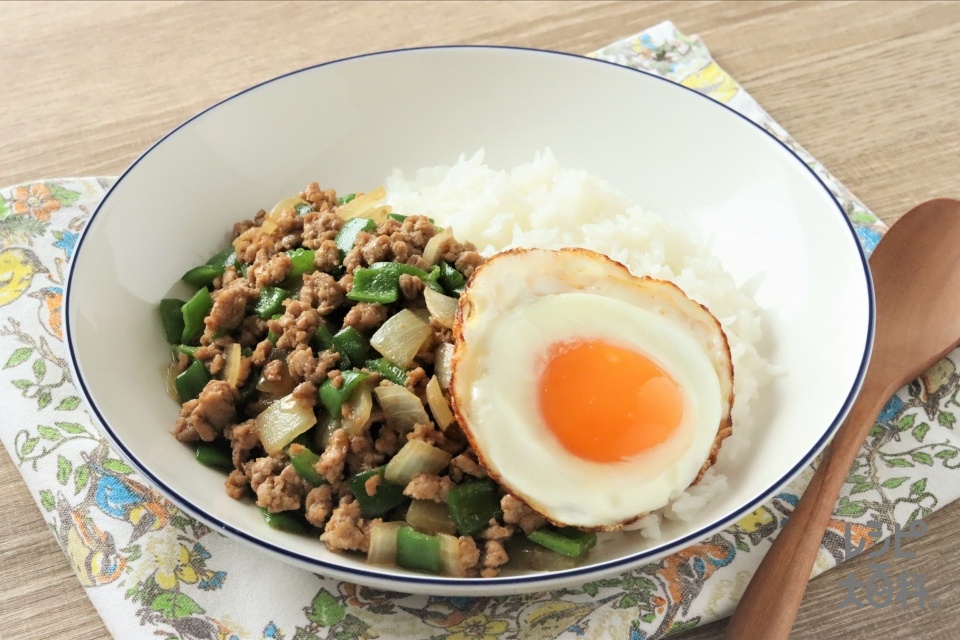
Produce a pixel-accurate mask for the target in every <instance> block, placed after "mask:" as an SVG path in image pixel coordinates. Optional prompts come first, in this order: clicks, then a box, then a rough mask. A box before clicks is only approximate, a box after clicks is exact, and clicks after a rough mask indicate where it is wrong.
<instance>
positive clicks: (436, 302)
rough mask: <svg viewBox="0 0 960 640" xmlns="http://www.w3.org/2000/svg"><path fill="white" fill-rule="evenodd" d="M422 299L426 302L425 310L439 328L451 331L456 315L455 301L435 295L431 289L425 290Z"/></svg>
mask: <svg viewBox="0 0 960 640" xmlns="http://www.w3.org/2000/svg"><path fill="white" fill-rule="evenodd" d="M423 298H424V300H426V302H427V310H429V311H430V316H431V317H432V318H433V319H435V320H436V321H437V323H438V324H439V325H440V326H441V327H446V328H447V329H452V328H453V321H454V318H456V315H457V299H456V298H451V297H450V296H445V295H443V294H442V293H437V292H436V291H434V290H433V289H425V290H424V292H423Z"/></svg>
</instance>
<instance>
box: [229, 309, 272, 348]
mask: <svg viewBox="0 0 960 640" xmlns="http://www.w3.org/2000/svg"><path fill="white" fill-rule="evenodd" d="M266 337H267V323H266V322H265V321H264V320H263V318H261V317H260V316H256V315H251V316H247V317H246V318H244V319H243V321H242V322H241V323H240V335H239V337H238V338H237V342H239V343H240V346H241V347H250V348H253V347H255V346H257V344H258V343H259V342H260V341H261V340H263V339H264V338H266ZM268 344H269V343H268Z"/></svg>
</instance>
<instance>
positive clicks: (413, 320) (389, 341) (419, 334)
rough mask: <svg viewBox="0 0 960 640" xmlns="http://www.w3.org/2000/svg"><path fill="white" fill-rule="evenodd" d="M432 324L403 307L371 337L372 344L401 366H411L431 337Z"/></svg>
mask: <svg viewBox="0 0 960 640" xmlns="http://www.w3.org/2000/svg"><path fill="white" fill-rule="evenodd" d="M431 332H432V330H431V329H430V325H429V324H427V323H426V322H424V321H423V320H421V319H420V318H418V317H417V316H416V314H414V313H413V312H412V311H410V310H409V309H403V310H401V311H400V312H399V313H397V314H395V315H394V316H392V317H391V318H389V319H388V320H387V321H386V322H384V323H383V324H382V325H381V326H380V328H379V329H377V331H376V333H374V334H373V336H371V338H370V346H371V347H373V348H374V349H376V350H377V351H379V352H380V354H381V355H383V356H384V357H385V358H387V359H388V360H390V362H393V363H395V364H397V365H398V366H401V367H409V366H410V365H411V364H413V359H414V357H415V356H416V355H417V352H419V351H420V347H422V346H423V343H424V342H426V340H427V338H429V337H430V334H431Z"/></svg>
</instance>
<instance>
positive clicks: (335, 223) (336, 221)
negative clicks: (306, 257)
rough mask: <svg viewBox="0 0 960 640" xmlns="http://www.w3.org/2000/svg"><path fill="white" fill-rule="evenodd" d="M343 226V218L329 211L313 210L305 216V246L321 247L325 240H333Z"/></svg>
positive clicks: (310, 247)
mask: <svg viewBox="0 0 960 640" xmlns="http://www.w3.org/2000/svg"><path fill="white" fill-rule="evenodd" d="M342 226H343V218H341V217H340V216H338V215H337V214H336V213H331V212H329V211H324V212H316V211H311V212H310V213H308V214H307V215H305V216H304V217H303V246H304V247H306V248H307V249H319V248H320V247H321V246H322V245H323V243H324V241H326V240H333V239H334V238H336V237H337V232H338V231H340V227H342Z"/></svg>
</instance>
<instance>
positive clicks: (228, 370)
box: [223, 342, 242, 386]
mask: <svg viewBox="0 0 960 640" xmlns="http://www.w3.org/2000/svg"><path fill="white" fill-rule="evenodd" d="M241 356H242V354H241V348H240V343H239V342H234V343H233V344H231V345H230V346H228V347H227V348H226V349H225V350H224V360H225V361H226V362H225V363H224V365H223V379H224V380H226V381H227V383H228V384H232V385H233V386H237V381H239V380H240V358H241Z"/></svg>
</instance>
